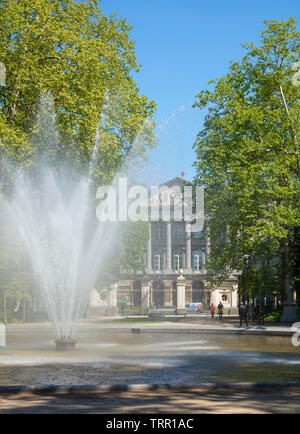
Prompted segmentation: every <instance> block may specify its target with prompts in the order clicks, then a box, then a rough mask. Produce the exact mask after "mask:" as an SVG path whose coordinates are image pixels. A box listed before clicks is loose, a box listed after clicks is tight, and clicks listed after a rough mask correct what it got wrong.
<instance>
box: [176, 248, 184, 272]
mask: <svg viewBox="0 0 300 434" xmlns="http://www.w3.org/2000/svg"><path fill="white" fill-rule="evenodd" d="M180 268H183V254H182V252H175V253H174V270H175V271H179V270H180Z"/></svg>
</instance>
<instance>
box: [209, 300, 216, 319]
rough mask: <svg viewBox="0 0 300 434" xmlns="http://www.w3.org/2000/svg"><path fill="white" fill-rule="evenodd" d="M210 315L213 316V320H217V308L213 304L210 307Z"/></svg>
mask: <svg viewBox="0 0 300 434" xmlns="http://www.w3.org/2000/svg"><path fill="white" fill-rule="evenodd" d="M209 310H210V314H211V319H215V311H216V306H214V305H213V303H212V304H211V306H210V309H209Z"/></svg>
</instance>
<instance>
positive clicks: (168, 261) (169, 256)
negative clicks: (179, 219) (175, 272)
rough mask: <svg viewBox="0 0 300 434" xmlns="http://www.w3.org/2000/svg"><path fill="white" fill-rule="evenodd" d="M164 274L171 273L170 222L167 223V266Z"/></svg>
mask: <svg viewBox="0 0 300 434" xmlns="http://www.w3.org/2000/svg"><path fill="white" fill-rule="evenodd" d="M164 273H165V274H171V273H172V227H171V222H167V264H166V268H165V270H164Z"/></svg>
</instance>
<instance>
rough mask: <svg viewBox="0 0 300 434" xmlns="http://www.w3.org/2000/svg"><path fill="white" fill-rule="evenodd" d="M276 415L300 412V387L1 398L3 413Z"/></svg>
mask: <svg viewBox="0 0 300 434" xmlns="http://www.w3.org/2000/svg"><path fill="white" fill-rule="evenodd" d="M8 413H11V414H17V413H19V414H26V413H27V414H39V413H40V414H54V413H56V414H57V413H64V414H67V413H72V414H78V413H83V414H92V413H104V414H114V413H119V414H120V413H123V414H124V413H125V414H126V413H127V414H147V413H154V414H163V413H176V414H185V413H192V414H199V413H200V414H201V413H202V414H203V413H205V414H226V413H227V414H230V413H235V414H237V413H253V414H258V413H260V414H276V413H289V414H299V413H300V388H299V387H295V388H293V387H292V388H291V387H289V388H287V389H281V388H279V389H278V390H277V389H275V390H274V389H271V390H260V391H257V390H231V391H228V390H227V391H226V390H221V389H220V390H215V391H207V390H203V389H201V388H195V389H191V390H182V391H180V390H179V391H174V390H162V391H160V390H158V391H147V392H143V391H140V392H138V391H127V392H100V393H97V394H95V393H93V392H90V393H84V394H78V393H73V394H68V395H63V394H61V395H60V394H53V395H49V396H45V395H41V396H39V395H35V394H31V393H21V394H17V395H14V394H12V395H1V396H0V414H8Z"/></svg>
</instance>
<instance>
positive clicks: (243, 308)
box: [239, 303, 248, 327]
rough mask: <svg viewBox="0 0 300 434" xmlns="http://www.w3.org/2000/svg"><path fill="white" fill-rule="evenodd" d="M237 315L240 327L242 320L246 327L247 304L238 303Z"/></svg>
mask: <svg viewBox="0 0 300 434" xmlns="http://www.w3.org/2000/svg"><path fill="white" fill-rule="evenodd" d="M239 315H240V327H242V325H243V321H245V323H246V327H248V308H247V306H245V305H244V303H241V304H240V307H239Z"/></svg>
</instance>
